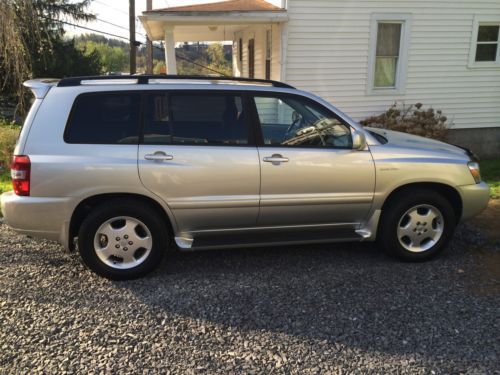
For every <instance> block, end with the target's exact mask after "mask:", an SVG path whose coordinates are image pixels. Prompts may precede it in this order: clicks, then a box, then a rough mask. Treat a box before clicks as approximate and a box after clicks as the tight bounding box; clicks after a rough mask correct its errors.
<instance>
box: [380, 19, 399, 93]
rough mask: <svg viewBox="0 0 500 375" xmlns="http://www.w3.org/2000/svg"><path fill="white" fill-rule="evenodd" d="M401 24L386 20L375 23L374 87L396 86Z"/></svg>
mask: <svg viewBox="0 0 500 375" xmlns="http://www.w3.org/2000/svg"><path fill="white" fill-rule="evenodd" d="M401 26H402V25H401V23H386V22H379V23H378V25H377V49H376V57H375V76H374V82H373V86H374V87H396V73H397V67H398V61H399V52H400V46H401Z"/></svg>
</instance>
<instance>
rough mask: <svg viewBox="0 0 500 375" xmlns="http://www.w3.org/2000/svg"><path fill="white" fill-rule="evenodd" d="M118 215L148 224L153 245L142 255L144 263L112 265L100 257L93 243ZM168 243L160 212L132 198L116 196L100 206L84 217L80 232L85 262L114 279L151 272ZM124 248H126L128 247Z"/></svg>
mask: <svg viewBox="0 0 500 375" xmlns="http://www.w3.org/2000/svg"><path fill="white" fill-rule="evenodd" d="M116 217H129V218H132V219H135V220H138V221H140V222H141V223H142V224H144V226H145V227H147V230H149V232H150V235H151V237H150V238H151V239H152V246H150V251H149V254H147V255H144V256H143V258H141V259H143V260H142V263H140V264H139V265H137V266H133V267H132V268H128V269H117V268H113V267H110V266H109V265H107V264H106V263H105V262H104V261H103V260H101V259H100V258H99V256H98V255H97V249H96V248H95V246H94V237H95V235H96V233H97V231H98V230H99V228H100V227H101V225H102V224H103V223H106V222H107V221H108V220H111V219H113V218H116ZM141 227H142V226H141ZM146 238H149V236H147V237H146ZM122 242H123V240H122ZM115 246H118V245H115ZM124 246H127V245H126V244H125V245H124ZM167 246H168V232H167V227H166V223H164V222H163V220H162V219H161V217H160V215H158V213H157V212H156V210H155V209H154V208H153V207H150V206H148V205H145V204H143V203H142V202H138V201H134V200H130V199H115V200H111V201H109V202H106V203H104V204H102V205H99V206H97V207H96V208H94V209H93V210H92V211H91V212H90V213H89V215H88V216H87V217H86V218H85V220H84V221H83V223H82V225H81V226H80V230H79V232H78V248H79V252H80V255H81V257H82V259H83V262H84V263H85V264H86V265H87V266H88V267H89V268H90V269H91V270H92V271H94V272H95V273H97V274H99V275H101V276H104V277H106V278H108V279H111V280H130V279H135V278H138V277H141V276H144V275H146V274H147V273H149V272H151V271H152V270H153V269H154V268H156V267H157V266H158V265H159V264H160V262H161V260H162V258H163V255H164V253H165V250H166V248H167ZM123 249H125V250H127V248H123ZM123 249H121V250H123ZM118 250H120V249H118ZM118 250H116V251H118ZM137 251H142V252H143V254H145V253H147V252H145V251H143V250H142V249H139V250H137ZM112 257H113V256H112ZM112 259H114V258H112ZM118 259H119V258H118Z"/></svg>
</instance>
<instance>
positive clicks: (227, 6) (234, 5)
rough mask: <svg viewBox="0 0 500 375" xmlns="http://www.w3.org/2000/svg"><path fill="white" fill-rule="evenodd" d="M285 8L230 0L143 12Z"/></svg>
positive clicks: (259, 1)
mask: <svg viewBox="0 0 500 375" xmlns="http://www.w3.org/2000/svg"><path fill="white" fill-rule="evenodd" d="M282 10H284V9H282V8H279V7H277V6H274V5H273V4H270V3H268V2H267V1H265V0H228V1H219V2H216V3H207V4H195V5H184V6H177V7H170V8H161V9H156V10H150V11H145V12H143V13H144V14H147V13H154V12H166V13H173V12H269V11H271V12H273V11H274V12H277V11H278V12H279V11H282Z"/></svg>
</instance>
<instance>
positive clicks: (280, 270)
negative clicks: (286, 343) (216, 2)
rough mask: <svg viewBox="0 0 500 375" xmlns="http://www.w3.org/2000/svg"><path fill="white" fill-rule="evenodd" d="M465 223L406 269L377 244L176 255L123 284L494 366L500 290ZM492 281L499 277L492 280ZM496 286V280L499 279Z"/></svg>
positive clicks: (246, 326)
mask: <svg viewBox="0 0 500 375" xmlns="http://www.w3.org/2000/svg"><path fill="white" fill-rule="evenodd" d="M475 236H477V234H476V233H475V232H474V231H473V230H470V229H469V227H467V226H465V227H464V226H462V227H461V228H459V230H458V231H457V235H456V236H455V239H454V241H453V242H452V244H451V245H450V247H449V248H448V249H447V251H446V252H445V253H444V254H443V255H442V256H441V257H439V258H438V259H435V260H433V261H430V262H425V263H416V264H415V263H414V264H412V263H403V262H399V261H396V260H393V259H391V258H388V257H386V256H385V255H383V254H381V252H379V251H378V250H377V249H376V248H375V247H374V245H370V244H335V245H321V246H319V245H317V246H310V245H309V246H297V247H287V248H261V249H239V250H224V251H222V250H221V251H207V252H193V253H175V254H169V255H168V256H167V259H166V261H165V262H164V264H163V265H162V267H160V269H159V270H158V271H156V272H155V273H154V274H153V275H152V276H150V277H148V278H145V279H141V280H136V281H131V282H122V283H115V284H114V285H115V287H116V288H117V289H122V288H123V289H126V290H128V291H130V292H132V293H133V294H134V295H135V296H136V297H137V298H138V299H139V300H140V301H141V302H143V303H144V304H146V305H148V306H149V307H151V308H152V309H154V310H156V309H159V310H163V311H166V312H169V313H172V314H178V315H180V316H188V317H191V318H196V319H200V320H202V321H205V322H207V324H210V323H211V324H218V325H222V326H224V327H235V328H237V329H240V330H248V331H254V330H258V331H262V330H264V331H270V332H275V333H284V334H286V335H291V336H295V337H299V338H306V339H312V340H322V341H323V340H326V341H327V342H329V343H332V344H340V345H342V346H346V347H351V348H354V347H355V348H359V349H362V350H366V351H368V352H372V353H373V354H374V355H377V353H389V354H401V355H404V354H410V353H417V354H419V355H421V356H424V357H427V358H429V359H431V360H439V361H443V360H444V361H448V360H449V361H453V362H454V363H461V362H462V361H466V360H467V361H468V362H469V363H470V361H471V360H472V361H473V362H474V361H477V360H478V359H479V360H480V361H482V360H481V358H483V359H484V360H487V361H493V362H495V361H496V359H497V357H496V356H497V355H498V344H499V343H498V317H499V316H498V302H500V299H499V294H498V289H494V290H493V292H491V291H490V292H489V293H486V294H483V293H481V294H478V293H475V292H474V290H476V289H477V288H478V285H476V284H477V283H478V282H479V283H482V282H484V280H481V279H480V278H477V277H476V276H477V275H478V273H479V274H480V273H481V269H482V268H481V267H483V265H482V264H480V263H478V262H477V258H474V257H472V256H471V254H470V248H471V247H472V246H476V242H477V241H476V239H475ZM490 281H491V280H490ZM493 282H498V280H493Z"/></svg>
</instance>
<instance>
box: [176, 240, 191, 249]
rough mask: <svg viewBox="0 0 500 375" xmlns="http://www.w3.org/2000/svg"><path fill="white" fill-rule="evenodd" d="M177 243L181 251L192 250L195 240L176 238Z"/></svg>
mask: <svg viewBox="0 0 500 375" xmlns="http://www.w3.org/2000/svg"><path fill="white" fill-rule="evenodd" d="M175 243H176V245H177V246H178V247H179V249H191V246H193V239H192V238H190V237H175Z"/></svg>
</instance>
